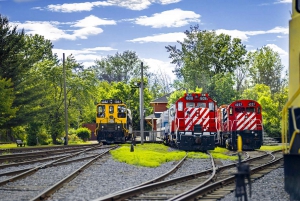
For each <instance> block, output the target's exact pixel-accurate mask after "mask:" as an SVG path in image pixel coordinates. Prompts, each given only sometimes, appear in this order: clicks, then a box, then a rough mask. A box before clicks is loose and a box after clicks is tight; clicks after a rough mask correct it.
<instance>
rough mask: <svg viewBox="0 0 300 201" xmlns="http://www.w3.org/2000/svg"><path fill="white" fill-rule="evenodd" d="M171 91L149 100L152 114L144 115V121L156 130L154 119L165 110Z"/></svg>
mask: <svg viewBox="0 0 300 201" xmlns="http://www.w3.org/2000/svg"><path fill="white" fill-rule="evenodd" d="M170 95H171V93H169V94H166V95H164V96H162V97H160V98H158V99H156V100H154V101H151V102H150V105H151V106H152V107H153V114H151V115H149V116H147V117H145V120H146V122H147V123H148V124H149V125H151V126H152V129H153V130H156V120H157V119H158V118H159V117H160V115H161V114H162V113H163V112H164V111H166V110H167V109H168V108H167V105H168V98H169V97H170Z"/></svg>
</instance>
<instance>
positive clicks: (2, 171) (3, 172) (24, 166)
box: [0, 146, 109, 181]
mask: <svg viewBox="0 0 300 201" xmlns="http://www.w3.org/2000/svg"><path fill="white" fill-rule="evenodd" d="M108 147H109V146H97V147H92V148H88V149H84V150H81V149H79V150H77V152H74V151H73V152H72V154H66V155H59V156H52V157H48V158H43V159H37V160H32V161H26V162H20V163H9V164H4V165H0V181H1V180H3V179H1V178H4V177H7V176H12V175H17V174H20V173H23V172H26V171H29V170H30V169H32V168H34V167H36V166H40V165H42V162H45V161H54V162H53V163H50V165H48V166H47V167H49V166H57V165H64V164H68V163H72V162H76V161H81V160H83V159H89V158H93V157H94V156H95V154H93V153H90V152H93V151H94V150H101V149H107V148H108ZM83 153H84V154H85V155H88V154H89V155H90V156H82V157H79V156H80V155H81V154H83ZM74 157H79V158H76V159H74ZM61 159H62V160H65V161H63V162H61ZM11 167H14V168H13V169H14V170H11Z"/></svg>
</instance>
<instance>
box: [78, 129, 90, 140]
mask: <svg viewBox="0 0 300 201" xmlns="http://www.w3.org/2000/svg"><path fill="white" fill-rule="evenodd" d="M76 134H77V136H78V137H79V138H80V139H82V140H84V141H86V140H88V139H89V138H91V131H90V130H89V129H88V128H78V129H77V130H76Z"/></svg>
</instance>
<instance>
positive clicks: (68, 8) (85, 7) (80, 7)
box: [36, 1, 112, 13]
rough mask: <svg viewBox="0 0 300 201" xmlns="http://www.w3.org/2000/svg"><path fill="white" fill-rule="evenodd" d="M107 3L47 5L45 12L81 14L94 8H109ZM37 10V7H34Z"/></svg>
mask: <svg viewBox="0 0 300 201" xmlns="http://www.w3.org/2000/svg"><path fill="white" fill-rule="evenodd" d="M111 5H112V4H110V3H109V2H105V1H103V2H102V1H96V2H84V3H64V4H56V5H53V4H51V5H48V6H47V8H46V9H47V10H50V11H53V12H63V13H72V12H81V11H91V10H92V9H93V8H94V7H96V6H111ZM36 8H37V9H38V7H36Z"/></svg>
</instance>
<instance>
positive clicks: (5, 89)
mask: <svg viewBox="0 0 300 201" xmlns="http://www.w3.org/2000/svg"><path fill="white" fill-rule="evenodd" d="M0 94H1V98H0V99H1V101H0V113H1V116H0V126H2V125H3V124H4V123H6V122H7V121H8V120H10V119H11V118H13V117H14V116H15V114H16V111H17V108H12V104H13V101H14V98H15V96H14V93H13V89H12V83H11V81H10V79H9V80H6V79H0Z"/></svg>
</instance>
